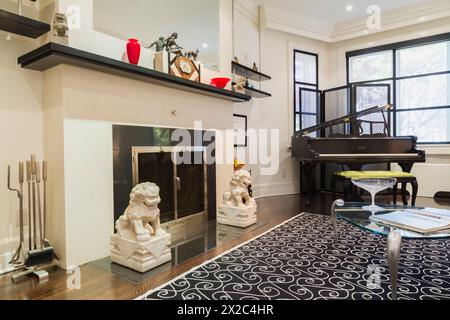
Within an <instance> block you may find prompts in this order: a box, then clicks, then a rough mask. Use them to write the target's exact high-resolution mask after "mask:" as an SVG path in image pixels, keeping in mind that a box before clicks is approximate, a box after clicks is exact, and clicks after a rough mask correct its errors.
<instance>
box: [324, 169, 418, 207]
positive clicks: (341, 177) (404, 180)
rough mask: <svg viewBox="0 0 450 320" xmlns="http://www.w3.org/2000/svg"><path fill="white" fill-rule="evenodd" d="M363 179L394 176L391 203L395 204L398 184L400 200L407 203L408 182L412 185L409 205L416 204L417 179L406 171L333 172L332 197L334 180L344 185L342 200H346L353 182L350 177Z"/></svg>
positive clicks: (334, 190) (334, 188) (334, 192)
mask: <svg viewBox="0 0 450 320" xmlns="http://www.w3.org/2000/svg"><path fill="white" fill-rule="evenodd" d="M358 178H359V179H364V178H366V179H367V178H374V179H376V178H396V179H397V184H396V185H395V186H394V188H393V192H392V196H393V203H394V204H397V188H398V184H399V183H401V186H402V191H401V194H402V201H403V205H405V206H406V205H408V201H407V199H406V185H407V184H408V183H410V184H411V186H412V197H411V206H415V205H416V198H417V190H418V188H419V186H418V184H417V179H416V177H415V176H414V175H412V174H411V173H408V172H401V171H340V172H335V173H333V175H332V177H331V190H332V192H333V199H336V182H341V183H342V184H343V187H344V200H347V196H348V195H349V194H350V195H351V193H352V190H353V184H352V179H358Z"/></svg>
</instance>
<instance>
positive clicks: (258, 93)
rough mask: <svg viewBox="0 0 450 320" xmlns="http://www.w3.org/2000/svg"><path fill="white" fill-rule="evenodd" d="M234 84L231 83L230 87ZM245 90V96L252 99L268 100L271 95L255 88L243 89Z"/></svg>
mask: <svg viewBox="0 0 450 320" xmlns="http://www.w3.org/2000/svg"><path fill="white" fill-rule="evenodd" d="M235 84H236V83H235V82H233V83H232V85H235ZM244 90H245V94H246V95H249V96H250V97H252V98H269V97H271V96H272V94H270V93H268V92H265V91H261V90H258V89H255V88H251V87H247V86H245V87H244Z"/></svg>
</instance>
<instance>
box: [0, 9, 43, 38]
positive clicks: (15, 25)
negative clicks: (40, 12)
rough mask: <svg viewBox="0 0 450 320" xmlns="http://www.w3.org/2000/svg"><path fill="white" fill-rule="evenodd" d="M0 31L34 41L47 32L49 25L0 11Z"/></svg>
mask: <svg viewBox="0 0 450 320" xmlns="http://www.w3.org/2000/svg"><path fill="white" fill-rule="evenodd" d="M0 30H3V31H6V32H10V33H14V34H18V35H21V36H25V37H28V38H33V39H36V38H39V37H40V36H42V35H43V34H46V33H47V32H49V31H50V25H49V24H47V23H44V22H41V21H38V20H34V19H30V18H27V17H24V16H21V15H18V14H15V13H12V12H9V11H5V10H2V9H0Z"/></svg>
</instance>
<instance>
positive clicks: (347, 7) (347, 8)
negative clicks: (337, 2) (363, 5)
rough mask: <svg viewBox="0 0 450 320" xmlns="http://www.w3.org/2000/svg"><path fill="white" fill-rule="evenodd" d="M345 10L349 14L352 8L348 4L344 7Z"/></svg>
mask: <svg viewBox="0 0 450 320" xmlns="http://www.w3.org/2000/svg"><path fill="white" fill-rule="evenodd" d="M345 10H347V11H349V12H350V11H352V10H353V6H352V5H351V4H349V5H348V6H346V7H345Z"/></svg>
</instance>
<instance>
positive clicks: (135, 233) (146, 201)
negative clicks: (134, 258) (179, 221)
mask: <svg viewBox="0 0 450 320" xmlns="http://www.w3.org/2000/svg"><path fill="white" fill-rule="evenodd" d="M160 202H161V198H160V197H159V187H158V186H157V185H156V184H154V183H150V182H145V183H141V184H138V185H136V186H135V187H134V188H133V190H132V191H131V194H130V203H129V205H128V207H127V209H126V210H125V213H124V214H123V215H122V216H121V217H120V218H119V219H118V220H117V221H116V230H117V234H118V235H119V237H121V238H124V239H127V240H134V241H138V242H145V241H149V240H150V239H151V236H155V235H156V236H158V235H163V234H165V233H166V232H165V231H164V230H163V229H161V225H160V220H159V209H158V204H159V203H160Z"/></svg>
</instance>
